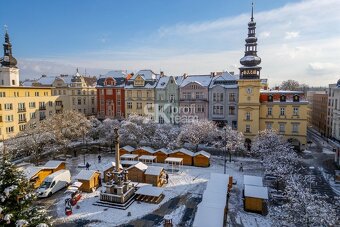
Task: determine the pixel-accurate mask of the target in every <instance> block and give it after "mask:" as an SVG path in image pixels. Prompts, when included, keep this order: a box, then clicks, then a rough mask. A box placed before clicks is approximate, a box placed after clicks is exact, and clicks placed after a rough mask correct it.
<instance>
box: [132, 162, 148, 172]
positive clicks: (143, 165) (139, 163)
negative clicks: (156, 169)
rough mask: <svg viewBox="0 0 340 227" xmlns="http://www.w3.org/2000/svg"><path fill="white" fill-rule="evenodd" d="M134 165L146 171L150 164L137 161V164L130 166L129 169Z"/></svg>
mask: <svg viewBox="0 0 340 227" xmlns="http://www.w3.org/2000/svg"><path fill="white" fill-rule="evenodd" d="M133 167H136V168H137V169H139V170H142V171H145V170H146V169H147V168H148V166H147V165H145V164H144V163H143V162H137V163H136V164H135V165H133V166H130V167H129V168H128V169H131V168H133Z"/></svg>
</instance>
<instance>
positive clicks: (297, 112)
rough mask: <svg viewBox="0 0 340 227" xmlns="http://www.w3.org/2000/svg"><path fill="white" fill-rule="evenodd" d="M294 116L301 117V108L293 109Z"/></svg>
mask: <svg viewBox="0 0 340 227" xmlns="http://www.w3.org/2000/svg"><path fill="white" fill-rule="evenodd" d="M293 115H294V116H297V115H299V107H293Z"/></svg>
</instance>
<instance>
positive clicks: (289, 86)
mask: <svg viewBox="0 0 340 227" xmlns="http://www.w3.org/2000/svg"><path fill="white" fill-rule="evenodd" d="M299 87H300V84H299V82H297V81H295V80H286V81H283V82H282V83H281V86H280V89H281V90H289V91H296V90H297V89H298V88H299Z"/></svg>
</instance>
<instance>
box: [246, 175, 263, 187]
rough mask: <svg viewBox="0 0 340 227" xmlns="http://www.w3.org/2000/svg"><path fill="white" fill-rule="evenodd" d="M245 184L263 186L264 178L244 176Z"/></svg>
mask: <svg viewBox="0 0 340 227" xmlns="http://www.w3.org/2000/svg"><path fill="white" fill-rule="evenodd" d="M243 184H244V185H254V186H263V180H262V177H257V176H250V175H244V176H243Z"/></svg>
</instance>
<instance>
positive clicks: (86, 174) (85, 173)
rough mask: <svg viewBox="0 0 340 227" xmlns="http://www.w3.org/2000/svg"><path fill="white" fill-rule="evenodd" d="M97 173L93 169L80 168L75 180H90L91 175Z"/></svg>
mask: <svg viewBox="0 0 340 227" xmlns="http://www.w3.org/2000/svg"><path fill="white" fill-rule="evenodd" d="M95 173H97V171H95V170H84V169H83V170H82V171H80V172H79V173H78V175H77V176H76V179H77V180H90V179H91V177H92V176H93V175H94V174H95Z"/></svg>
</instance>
